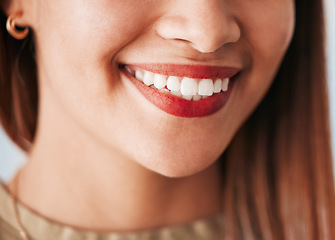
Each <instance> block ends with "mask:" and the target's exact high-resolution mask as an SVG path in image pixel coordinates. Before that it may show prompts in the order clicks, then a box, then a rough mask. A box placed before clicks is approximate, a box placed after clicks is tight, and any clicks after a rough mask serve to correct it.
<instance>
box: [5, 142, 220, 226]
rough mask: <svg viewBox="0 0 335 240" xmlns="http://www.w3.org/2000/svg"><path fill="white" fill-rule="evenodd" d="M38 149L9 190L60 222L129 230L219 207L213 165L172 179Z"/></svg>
mask: <svg viewBox="0 0 335 240" xmlns="http://www.w3.org/2000/svg"><path fill="white" fill-rule="evenodd" d="M48 146H50V145H48ZM64 147H65V146H64ZM38 149H39V147H38V144H36V149H35V150H34V151H32V153H31V154H30V155H29V159H28V164H27V165H26V167H25V168H23V170H22V171H21V172H20V173H19V174H18V175H17V177H16V179H15V180H14V181H13V182H12V183H11V184H10V185H9V189H10V190H11V191H12V192H13V193H14V194H15V195H17V197H18V198H19V199H20V201H21V202H22V203H23V204H25V205H26V206H28V207H30V208H31V209H33V210H34V211H36V212H38V213H39V214H41V215H43V216H45V217H47V218H49V219H52V220H54V221H56V222H58V223H61V224H65V225H70V226H73V227H77V228H81V229H88V230H95V231H119V232H120V231H134V230H143V229H150V228H154V227H160V226H166V225H172V224H179V223H184V222H188V221H192V220H195V219H197V218H201V217H205V216H209V215H212V214H215V213H218V212H219V211H220V209H221V202H220V194H221V186H220V176H219V175H220V174H219V167H218V164H215V165H213V166H211V167H209V168H208V169H206V170H204V171H203V172H201V173H198V174H195V175H193V176H189V177H183V178H176V179H172V178H168V177H164V176H162V175H159V174H156V173H154V172H151V171H149V170H147V169H145V168H143V167H141V166H139V165H137V164H135V163H133V162H132V160H129V159H119V160H122V161H116V160H111V159H114V158H115V156H114V157H113V158H110V159H107V158H103V157H102V158H101V159H99V158H97V157H96V158H90V157H88V156H86V157H85V155H80V157H79V156H78V157H74V156H70V157H65V156H61V157H59V156H58V157H53V156H57V155H50V154H49V155H48V156H46V155H45V154H43V152H45V151H41V152H39V150H38ZM62 150H64V149H62ZM63 152H67V151H66V150H65V151H63ZM14 186H17V188H15V187H14ZM55 206H57V207H56V208H55Z"/></svg>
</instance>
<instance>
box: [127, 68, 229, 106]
mask: <svg viewBox="0 0 335 240" xmlns="http://www.w3.org/2000/svg"><path fill="white" fill-rule="evenodd" d="M128 71H129V72H130V73H132V74H133V75H135V77H136V79H138V80H140V81H141V82H143V83H144V84H146V85H147V86H151V87H154V88H157V89H161V90H166V91H168V90H169V92H170V93H172V94H173V95H176V96H180V97H183V98H185V99H187V100H193V101H198V100H201V99H203V98H205V97H207V96H212V95H213V94H214V93H219V92H221V91H227V90H228V84H229V78H224V79H215V80H213V79H194V78H188V77H183V78H179V77H175V76H164V75H161V74H157V73H152V72H149V71H145V70H136V71H135V72H134V71H130V70H129V69H128Z"/></svg>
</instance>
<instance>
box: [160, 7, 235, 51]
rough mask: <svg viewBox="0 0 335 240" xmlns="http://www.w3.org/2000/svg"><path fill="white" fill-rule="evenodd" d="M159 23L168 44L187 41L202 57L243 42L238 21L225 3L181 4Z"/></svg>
mask: <svg viewBox="0 0 335 240" xmlns="http://www.w3.org/2000/svg"><path fill="white" fill-rule="evenodd" d="M171 2H173V3H172V4H171V5H172V6H169V11H168V12H167V13H166V14H164V16H162V18H161V19H160V20H159V22H158V23H157V27H156V32H157V34H158V35H159V36H160V37H162V38H163V39H166V40H179V41H184V42H186V43H188V44H189V45H191V47H192V48H194V49H196V50H197V51H199V52H201V53H211V52H215V51H217V50H218V49H220V48H221V47H222V46H223V45H225V44H227V43H234V42H237V41H238V40H239V39H240V35H241V31H240V27H239V25H238V23H237V21H236V20H235V19H234V17H233V16H232V15H231V14H230V12H229V9H228V7H227V6H225V5H226V4H225V3H224V2H225V1H223V0H178V1H171Z"/></svg>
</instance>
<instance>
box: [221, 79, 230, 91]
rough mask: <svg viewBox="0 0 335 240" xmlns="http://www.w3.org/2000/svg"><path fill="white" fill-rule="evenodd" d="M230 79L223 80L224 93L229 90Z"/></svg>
mask: <svg viewBox="0 0 335 240" xmlns="http://www.w3.org/2000/svg"><path fill="white" fill-rule="evenodd" d="M228 84H229V78H224V79H222V91H224V92H225V91H227V90H228Z"/></svg>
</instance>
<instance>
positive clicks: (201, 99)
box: [121, 64, 239, 117]
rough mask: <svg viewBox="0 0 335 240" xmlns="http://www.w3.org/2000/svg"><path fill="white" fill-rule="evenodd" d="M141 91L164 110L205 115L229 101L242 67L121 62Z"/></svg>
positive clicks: (126, 72)
mask: <svg viewBox="0 0 335 240" xmlns="http://www.w3.org/2000/svg"><path fill="white" fill-rule="evenodd" d="M121 69H122V70H123V72H124V73H125V74H126V75H127V76H128V77H129V78H130V79H131V80H132V82H133V83H134V84H135V86H136V87H137V88H138V90H140V92H141V93H142V94H143V95H144V96H145V97H146V98H147V99H148V100H149V101H150V102H152V103H153V104H155V105H156V106H157V107H158V108H160V109H161V110H163V111H165V112H167V113H169V114H172V115H175V116H179V117H204V116H208V115H210V114H213V113H215V112H217V111H218V110H220V109H221V108H222V107H223V106H224V105H225V103H226V101H227V99H228V97H229V95H230V92H231V88H232V86H233V82H232V81H231V78H233V77H234V76H235V75H236V74H237V73H238V72H239V69H237V68H232V67H215V66H214V67H213V66H197V65H173V64H172V65H171V64H165V65H164V64H141V65H122V67H121Z"/></svg>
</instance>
